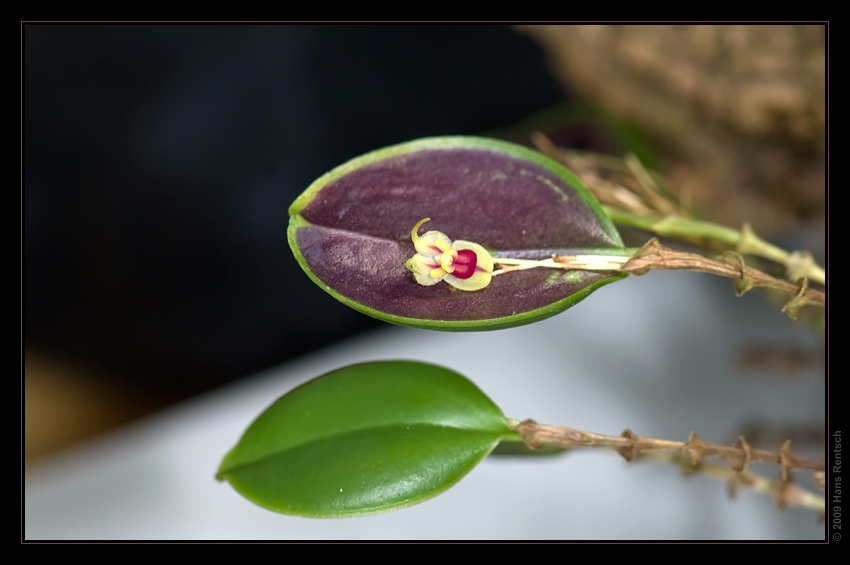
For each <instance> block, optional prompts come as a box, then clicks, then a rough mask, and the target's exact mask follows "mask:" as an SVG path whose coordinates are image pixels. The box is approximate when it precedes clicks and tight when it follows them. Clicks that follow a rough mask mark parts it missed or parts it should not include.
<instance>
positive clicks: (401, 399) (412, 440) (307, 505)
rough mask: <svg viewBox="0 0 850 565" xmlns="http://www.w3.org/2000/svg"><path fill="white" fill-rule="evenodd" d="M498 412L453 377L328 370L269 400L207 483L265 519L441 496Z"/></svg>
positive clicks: (497, 431)
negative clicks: (217, 484)
mask: <svg viewBox="0 0 850 565" xmlns="http://www.w3.org/2000/svg"><path fill="white" fill-rule="evenodd" d="M506 438H509V439H512V440H517V439H518V436H517V434H516V433H515V432H513V431H511V430H510V429H509V428H508V425H507V421H506V419H505V417H504V415H503V414H502V412H501V410H500V409H499V408H498V407H497V406H496V405H495V404H493V402H492V401H491V400H490V399H489V398H487V396H486V395H484V393H482V392H481V391H480V390H479V389H478V388H477V387H476V386H475V385H474V384H472V383H471V382H470V381H469V380H467V379H466V378H464V377H462V376H461V375H459V374H457V373H455V372H454V371H451V370H449V369H445V368H443V367H438V366H435V365H429V364H425V363H418V362H413V361H376V362H371V363H362V364H358V365H352V366H349V367H345V368H342V369H338V370H336V371H333V372H331V373H328V374H326V375H324V376H322V377H319V378H317V379H314V380H312V381H310V382H307V383H305V384H303V385H301V386H299V387H298V388H296V389H294V390H292V391H291V392H289V393H287V394H286V395H284V396H282V397H281V398H279V399H278V400H277V401H275V402H274V404H272V405H271V406H270V407H269V408H268V409H266V410H265V411H264V412H263V413H262V414H261V415H260V416H259V417H258V418H257V419H256V420H255V421H254V422H253V423H252V424H251V425H250V427H249V428H248V429H247V431H246V432H245V434H244V435H243V436H242V438H241V439H240V440H239V443H238V444H237V445H236V446H235V447H234V448H233V449H232V450H231V451H230V452H229V453H228V454H227V455H226V456H225V458H224V460H223V461H222V463H221V466H220V467H219V470H218V473H217V475H216V477H217V478H218V479H219V480H227V481H228V482H229V483H230V484H231V485H232V486H233V488H235V489H236V490H237V491H238V492H239V493H241V494H242V495H243V496H245V497H246V498H248V499H249V500H251V501H252V502H254V503H256V504H258V505H260V506H262V507H264V508H268V509H269V510H274V511H276V512H281V513H284V514H292V515H297V516H307V517H316V518H342V517H348V516H358V515H365V514H375V513H379V512H387V511H390V510H395V509H398V508H403V507H405V506H409V505H411V504H415V503H417V502H422V501H424V500H426V499H428V498H431V497H433V496H436V495H437V494H439V493H441V492H443V491H444V490H446V489H448V488H449V487H450V486H452V485H453V484H455V483H456V482H457V481H458V480H460V479H461V477H463V476H464V475H465V474H466V473H468V472H469V471H470V470H471V469H472V468H473V467H474V466H475V465H476V464H477V463H478V462H479V461H481V460H482V459H483V458H484V457H485V456H487V454H488V453H490V451H492V450H493V448H494V447H495V446H496V445H497V444H498V443H499V441H500V440H502V439H506Z"/></svg>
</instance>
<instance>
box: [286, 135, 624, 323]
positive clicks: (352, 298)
mask: <svg viewBox="0 0 850 565" xmlns="http://www.w3.org/2000/svg"><path fill="white" fill-rule="evenodd" d="M289 213H290V223H289V231H288V237H289V244H290V246H291V247H292V251H293V253H294V254H295V257H296V259H297V260H298V262H299V264H300V265H301V267H302V268H303V269H304V271H305V272H306V273H307V274H308V275H309V276H310V278H311V279H312V280H313V281H314V282H316V283H317V284H318V285H319V286H320V287H322V288H323V289H325V290H326V291H327V292H328V293H330V294H331V295H332V296H334V297H335V298H337V299H338V300H340V301H342V302H343V303H345V304H347V305H349V306H351V307H352V308H355V309H357V310H359V311H361V312H363V313H366V314H368V315H370V316H374V317H376V318H379V319H382V320H385V321H387V322H391V323H394V324H400V325H405V326H412V327H418V328H429V329H440V330H455V331H457V330H488V329H498V328H504V327H511V326H517V325H521V324H527V323H530V322H534V321H537V320H540V319H543V318H547V317H549V316H552V315H554V314H557V313H559V312H562V311H563V310H565V309H567V308H569V307H570V306H572V305H574V304H576V303H577V302H579V301H580V300H582V299H583V298H585V297H586V296H588V295H589V294H590V293H591V292H593V291H594V290H596V289H597V288H599V287H601V286H603V285H605V284H608V283H610V282H613V281H616V280H619V279H620V278H622V277H623V276H625V275H622V274H620V273H616V272H604V271H558V270H551V269H528V270H524V271H518V272H513V273H508V274H504V275H500V276H498V277H494V278H493V280H492V281H491V282H490V284H489V285H488V286H486V287H485V288H482V289H481V290H476V291H472V292H464V291H459V292H458V291H455V289H454V288H452V287H450V286H449V285H447V284H445V283H442V282H441V283H437V284H435V285H433V286H422V285H419V284H418V283H417V282H416V280H415V279H414V277H413V274H412V273H411V272H410V271H408V270H407V268H406V267H405V262H406V261H407V260H408V259H410V258H411V257H413V256H414V254H415V253H416V251H415V249H414V246H413V243H412V241H411V236H410V232H411V229H412V228H413V226H414V225H416V223H417V222H419V221H420V220H422V219H423V218H431V221H430V222H429V223H428V224H427V225H426V227H425V229H427V230H436V231H440V232H442V233H444V234H446V235H447V237H449V238H450V239H452V240H463V241H471V242H474V243H478V244H480V245H482V246H484V247H485V248H486V249H488V250H490V252H491V253H492V254H493V255H494V256H502V257H513V258H519V259H546V258H549V257H550V256H551V255H553V254H557V255H577V254H597V255H600V254H622V251H623V242H622V240H621V239H620V235H619V234H618V233H617V231H616V229H615V228H614V225H613V223H612V222H611V221H610V219H609V218H608V217H607V216H606V215H605V213H604V212H603V211H602V208H601V206H600V205H599V203H598V202H597V201H596V200H595V199H594V198H593V196H592V195H591V194H590V192H589V191H588V190H587V188H585V187H584V185H582V183H581V181H579V179H578V178H577V177H576V176H575V175H573V174H572V173H571V172H569V171H568V170H567V169H565V168H564V167H562V166H561V165H560V164H558V163H556V162H554V161H552V160H550V159H549V158H547V157H545V156H543V155H541V154H540V153H537V152H536V151H532V150H530V149H527V148H525V147H522V146H519V145H515V144H512V143H507V142H504V141H498V140H495V139H487V138H477V137H436V138H427V139H421V140H417V141H411V142H408V143H403V144H400V145H395V146H392V147H387V148H385V149H381V150H378V151H374V152H372V153H368V154H366V155H363V156H361V157H358V158H356V159H353V160H352V161H349V162H348V163H345V164H343V165H341V166H339V167H337V168H336V169H334V170H332V171H331V172H329V173H327V174H326V175H324V176H322V177H321V178H319V179H318V180H317V181H315V182H314V183H313V184H312V185H311V186H310V187H309V188H308V189H307V190H306V191H305V192H304V194H302V195H301V196H300V197H299V198H298V199H297V200H296V201H295V202H294V203H293V205H292V206H291V208H290V210H289Z"/></svg>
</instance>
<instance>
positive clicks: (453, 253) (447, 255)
mask: <svg viewBox="0 0 850 565" xmlns="http://www.w3.org/2000/svg"><path fill="white" fill-rule="evenodd" d="M430 219H431V218H425V219H424V220H422V221H420V222H419V223H418V224H416V225H415V226H413V230H412V231H411V232H410V235H411V237H412V238H413V246H414V247H415V248H416V255H414V256H413V257H411V258H410V259H408V260H407V262H406V263H405V265H406V266H407V268H408V269H410V270H411V271H413V276H414V278H415V279H416V282H418V283H419V284H421V285H424V286H431V285H434V284H437V283H438V282H440V281H446V282H447V283H449V284H450V285H452V286H453V287H455V288H458V289H460V290H470V291H471V290H480V289H482V288H484V287H485V286H487V285H488V284H490V279H491V278H492V272H493V257H492V256H491V255H490V253H489V252H488V251H487V250H486V249H484V248H483V247H481V246H480V245H478V244H477V243H472V242H471V241H463V240H457V241H455V242H454V243H452V240H451V239H449V238H448V237H447V236H446V234H444V233H442V232H438V231H429V232H426V233H425V234H424V235H423V236H422V237H419V234H418V233H417V232H418V231H419V227H420V226H421V225H422V224H424V223H425V222H427V221H429V220H430Z"/></svg>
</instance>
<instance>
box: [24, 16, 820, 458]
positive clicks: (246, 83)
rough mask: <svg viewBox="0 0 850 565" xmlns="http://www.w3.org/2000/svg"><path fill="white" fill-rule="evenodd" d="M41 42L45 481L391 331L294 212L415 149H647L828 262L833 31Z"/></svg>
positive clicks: (735, 211)
mask: <svg viewBox="0 0 850 565" xmlns="http://www.w3.org/2000/svg"><path fill="white" fill-rule="evenodd" d="M22 27H23V30H22V32H23V169H24V191H23V211H24V227H23V236H24V244H23V249H24V257H23V263H24V273H23V279H24V288H23V296H24V305H23V306H24V344H25V376H26V378H25V426H26V435H25V455H26V458H27V459H28V460H29V459H31V458H34V457H37V456H39V455H42V454H45V453H48V452H50V451H52V450H54V449H56V448H57V447H60V446H62V445H66V444H68V443H70V442H72V441H76V440H79V439H80V438H83V437H87V436H90V435H91V434H94V433H97V432H99V431H102V430H104V429H107V428H109V427H112V426H115V425H117V424H120V423H122V422H126V421H127V420H129V419H132V418H134V417H137V416H140V415H143V414H145V413H149V412H150V411H151V410H155V409H157V408H161V407H163V406H167V405H169V404H171V403H174V402H177V401H179V400H182V399H185V398H188V397H190V396H192V395H195V394H198V393H200V392H203V391H205V390H209V389H211V388H213V387H216V386H219V385H221V384H224V383H227V382H230V381H233V380H235V379H238V378H241V377H244V376H248V375H251V374H252V373H255V372H257V371H260V370H263V369H265V368H268V367H271V366H273V365H276V364H279V363H281V362H284V361H286V360H288V359H292V358H294V357H297V356H299V355H303V354H305V353H307V352H309V351H313V350H315V349H317V348H319V347H322V346H323V345H326V344H329V343H331V342H334V341H336V340H339V339H342V338H344V337H346V336H350V335H353V334H355V333H357V332H361V331H365V330H368V329H370V328H373V327H375V326H376V325H377V324H378V322H376V321H374V320H372V319H370V318H368V317H366V316H364V315H361V314H359V313H357V312H354V311H353V310H350V309H348V308H347V307H345V306H343V305H341V304H340V303H338V302H336V301H335V300H333V299H332V298H331V297H329V296H328V295H327V294H325V293H324V292H323V291H322V290H321V289H319V288H318V287H317V286H316V285H314V284H313V283H312V282H311V281H310V280H309V279H308V278H307V277H306V276H305V275H304V274H303V273H302V271H301V269H300V268H299V267H298V265H297V263H296V262H295V260H294V259H293V257H292V254H291V252H290V250H289V246H288V244H287V241H286V227H287V222H288V214H287V209H288V207H289V205H290V203H291V202H292V201H293V200H294V199H295V197H296V196H297V195H298V194H300V193H301V192H302V191H303V190H304V189H305V188H306V187H307V186H308V185H309V184H310V183H311V182H312V181H313V180H315V179H316V178H317V177H319V176H320V175H322V174H323V173H325V172H327V171H328V170H330V169H332V168H333V167H335V166H337V165H339V164H341V163H343V162H345V161H347V160H348V159H351V158H353V157H356V156H358V155H360V154H363V153H366V152H368V151H372V150H374V149H378V148H380V147H384V146H387V145H391V144H394V143H398V142H403V141H408V140H411V139H415V138H419V137H425V136H430V135H458V134H486V135H496V136H503V137H506V138H508V139H511V140H512V141H516V142H520V143H526V142H527V141H528V135H527V134H528V133H529V132H530V131H531V130H533V129H542V130H543V131H546V132H547V133H549V134H550V136H551V137H552V139H553V140H554V141H555V142H556V143H558V144H559V145H561V146H565V147H573V148H579V149H590V150H595V151H609V152H612V153H614V154H617V155H622V154H623V152H624V151H626V150H629V151H633V152H635V153H637V154H638V156H639V157H640V158H641V159H642V160H643V162H644V163H645V164H647V165H648V166H651V167H655V168H657V169H658V170H660V171H661V172H662V173H663V174H664V175H665V177H666V178H667V179H668V181H669V184H670V185H671V186H673V187H675V188H676V189H677V190H678V191H679V194H680V197H681V198H682V200H683V201H684V200H685V199H687V202H689V203H690V204H691V205H692V206H693V208H694V209H695V210H696V211H697V212H698V214H699V215H700V216H701V217H703V218H705V219H709V220H714V221H718V222H721V223H723V224H725V225H728V226H732V227H739V226H741V225H742V224H743V223H744V222H749V223H750V224H751V225H752V226H753V228H754V229H755V230H756V232H757V233H759V234H760V235H762V236H763V237H765V238H767V239H769V240H772V241H774V242H776V243H778V244H780V245H781V246H783V247H786V248H789V249H809V250H811V251H812V252H814V254H815V257H816V258H817V259H818V260H819V261H820V262H821V264H823V263H824V256H823V252H824V248H825V235H824V234H825V204H826V194H827V192H826V190H825V184H826V108H827V89H826V78H825V76H826V75H825V69H826V46H827V39H828V33H827V32H828V30H827V27H826V26H824V25H785V24H782V25H660V26H643V25H599V26H586V25H546V26H520V27H516V28H513V27H509V26H501V25H425V26H414V25H34V24H25V25H23V26H22ZM553 107H557V108H560V110H553ZM543 110H546V111H545V112H542V113H541V111H543ZM530 116H536V117H534V118H532V119H527V118H529V117H530Z"/></svg>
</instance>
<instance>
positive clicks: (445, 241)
mask: <svg viewBox="0 0 850 565" xmlns="http://www.w3.org/2000/svg"><path fill="white" fill-rule="evenodd" d="M429 220H430V218H425V219H424V220H422V221H420V222H419V223H418V224H416V225H415V226H413V231H411V232H410V237H411V239H413V246H414V247H415V248H416V252H417V253H421V254H422V255H426V256H429V257H433V256H434V255H439V254H440V253H443V252H444V251H447V250H448V249H450V248H451V246H452V240H451V239H449V238H448V236H447V235H446V234H444V233H443V232H438V231H429V232H426V233H425V235H423V236H422V237H419V234H418V233H417V232H418V231H419V226H421V225H422V224H424V223H425V222H427V221H429Z"/></svg>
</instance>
